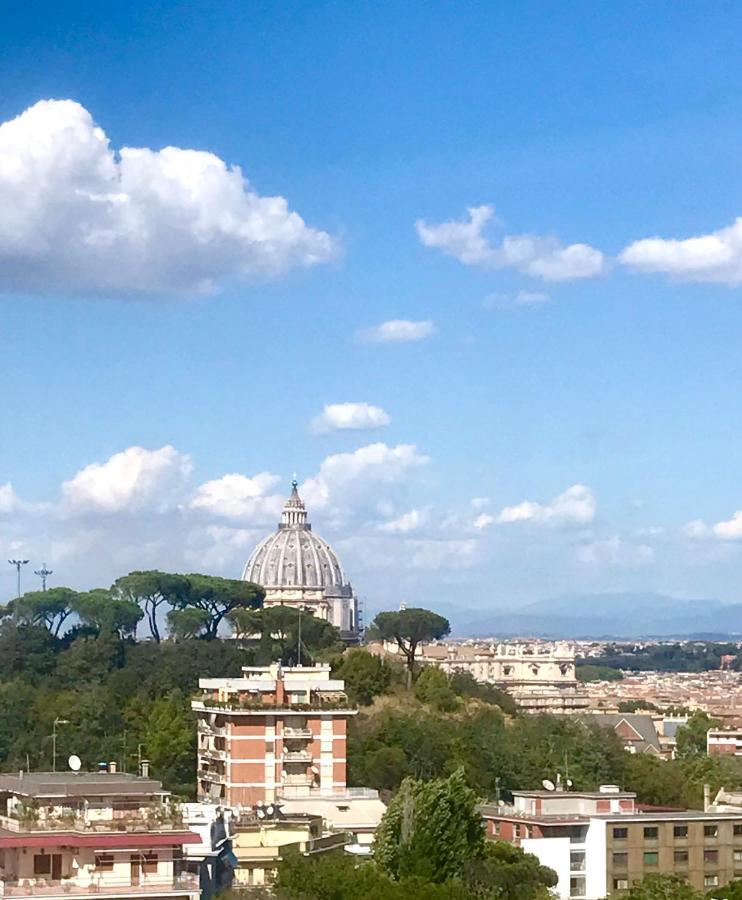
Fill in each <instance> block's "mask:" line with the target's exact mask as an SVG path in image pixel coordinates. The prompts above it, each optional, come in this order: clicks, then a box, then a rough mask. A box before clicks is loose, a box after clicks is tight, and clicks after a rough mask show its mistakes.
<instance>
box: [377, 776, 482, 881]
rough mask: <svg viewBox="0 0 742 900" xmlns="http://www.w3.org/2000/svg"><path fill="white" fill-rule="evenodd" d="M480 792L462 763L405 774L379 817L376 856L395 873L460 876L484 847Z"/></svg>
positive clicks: (438, 878)
mask: <svg viewBox="0 0 742 900" xmlns="http://www.w3.org/2000/svg"><path fill="white" fill-rule="evenodd" d="M476 804H477V796H476V794H475V793H474V791H472V790H471V788H470V787H469V786H468V785H467V783H466V777H465V775H464V772H463V770H462V769H459V770H457V771H456V772H454V773H453V775H450V776H449V777H448V778H437V779H434V780H433V781H428V782H422V781H415V780H414V779H412V778H406V779H405V780H404V781H403V782H402V786H401V787H400V789H399V792H398V793H397V795H396V796H395V797H394V799H393V800H392V802H391V803H390V804H389V807H388V809H387V811H386V813H385V815H384V818H383V819H382V820H381V823H380V824H379V827H378V829H377V831H376V838H375V840H374V859H375V860H376V862H377V863H378V865H379V866H380V867H381V868H382V869H383V870H384V871H385V872H387V873H388V874H389V875H391V876H392V877H393V878H401V877H404V876H418V877H421V878H425V879H426V880H429V881H434V882H441V881H446V880H448V879H450V878H454V877H457V876H459V875H460V874H461V873H462V872H463V869H464V866H465V864H466V863H468V862H470V861H472V860H476V859H481V858H483V857H484V852H485V836H484V828H483V825H482V817H481V815H480V814H479V813H478V811H477V809H476Z"/></svg>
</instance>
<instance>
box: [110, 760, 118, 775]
mask: <svg viewBox="0 0 742 900" xmlns="http://www.w3.org/2000/svg"><path fill="white" fill-rule="evenodd" d="M117 770H118V764H117V763H116V761H115V760H111V762H109V763H108V771H109V772H110V773H111V775H115V774H116V772H117Z"/></svg>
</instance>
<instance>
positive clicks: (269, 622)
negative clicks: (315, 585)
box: [227, 605, 342, 665]
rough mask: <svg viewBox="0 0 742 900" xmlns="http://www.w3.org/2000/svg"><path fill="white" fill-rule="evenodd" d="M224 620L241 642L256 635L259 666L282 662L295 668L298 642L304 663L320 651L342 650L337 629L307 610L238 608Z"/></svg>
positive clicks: (271, 607) (293, 608)
mask: <svg viewBox="0 0 742 900" xmlns="http://www.w3.org/2000/svg"><path fill="white" fill-rule="evenodd" d="M227 618H228V619H229V621H230V622H231V623H232V626H233V628H234V629H235V632H236V633H237V634H238V635H240V636H241V637H242V638H243V639H245V638H249V637H252V636H255V635H257V638H258V661H259V662H260V663H262V664H268V663H270V662H273V661H274V660H281V662H282V663H284V665H296V664H297V662H298V660H299V641H300V639H301V659H302V661H303V662H307V661H309V660H311V658H312V657H313V655H314V654H315V653H318V652H319V651H320V650H325V649H328V648H332V647H338V648H340V647H342V642H341V640H340V632H339V631H338V630H337V628H335V626H334V625H331V624H330V623H329V622H328V621H326V620H325V619H320V618H318V617H317V616H315V615H313V614H312V612H311V611H310V610H301V611H300V610H298V609H296V608H295V607H293V606H283V605H280V606H267V607H263V608H262V609H243V608H239V609H234V610H232V611H231V612H229V613H228V615H227Z"/></svg>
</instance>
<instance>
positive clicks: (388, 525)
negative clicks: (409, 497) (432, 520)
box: [378, 509, 428, 534]
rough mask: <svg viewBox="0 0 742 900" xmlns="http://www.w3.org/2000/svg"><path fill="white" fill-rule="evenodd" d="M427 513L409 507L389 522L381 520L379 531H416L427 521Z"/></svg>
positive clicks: (396, 532) (398, 532)
mask: <svg viewBox="0 0 742 900" xmlns="http://www.w3.org/2000/svg"><path fill="white" fill-rule="evenodd" d="M427 518H428V517H427V515H426V513H425V512H424V511H421V510H419V509H411V510H409V511H408V512H406V513H403V514H402V515H401V516H398V517H397V518H396V519H392V520H391V521H390V522H382V523H381V524H380V525H379V526H378V530H379V531H383V532H386V533H387V534H409V533H410V532H411V531H417V530H418V528H420V527H421V526H422V525H424V524H425V522H426V521H427Z"/></svg>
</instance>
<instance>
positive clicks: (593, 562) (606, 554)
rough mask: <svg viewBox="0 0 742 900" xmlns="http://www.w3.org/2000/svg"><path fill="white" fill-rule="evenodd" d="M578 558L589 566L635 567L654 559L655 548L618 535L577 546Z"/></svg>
mask: <svg viewBox="0 0 742 900" xmlns="http://www.w3.org/2000/svg"><path fill="white" fill-rule="evenodd" d="M577 558H578V560H579V561H580V562H581V563H583V564H585V565H588V566H595V567H599V568H602V567H603V566H621V567H626V568H635V567H638V566H643V565H647V564H648V563H651V562H652V561H653V560H654V550H653V549H652V548H651V547H650V546H648V545H647V544H633V543H630V542H628V541H625V540H624V539H623V538H621V537H619V536H618V535H612V536H611V537H609V538H605V539H603V540H599V541H591V542H590V543H587V544H583V545H581V546H580V547H578V548H577Z"/></svg>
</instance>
